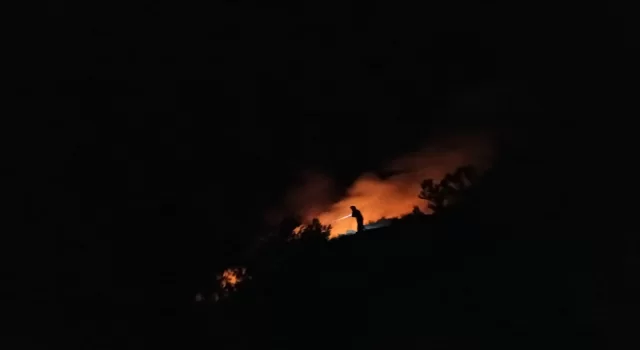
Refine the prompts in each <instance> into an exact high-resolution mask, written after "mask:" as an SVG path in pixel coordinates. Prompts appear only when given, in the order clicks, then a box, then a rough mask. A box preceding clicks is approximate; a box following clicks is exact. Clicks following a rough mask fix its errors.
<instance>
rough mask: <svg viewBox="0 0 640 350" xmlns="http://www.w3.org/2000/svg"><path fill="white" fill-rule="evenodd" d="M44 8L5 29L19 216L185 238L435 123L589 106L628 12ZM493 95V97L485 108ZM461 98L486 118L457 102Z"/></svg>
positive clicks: (391, 153) (512, 118)
mask: <svg viewBox="0 0 640 350" xmlns="http://www.w3.org/2000/svg"><path fill="white" fill-rule="evenodd" d="M47 11H48V12H47V15H46V16H45V18H44V19H42V20H40V18H38V19H37V20H36V19H31V20H29V21H26V22H24V23H22V26H21V27H20V29H19V31H18V32H17V36H16V38H17V39H16V43H17V44H18V48H17V49H16V51H15V52H18V53H19V54H18V55H17V62H18V63H19V67H21V69H19V72H20V74H21V78H20V81H19V83H18V84H17V85H16V87H17V89H18V90H19V95H20V96H19V98H18V99H17V100H16V101H17V102H18V104H19V105H20V109H18V112H17V114H16V118H15V119H12V120H11V121H9V123H10V127H8V128H5V132H7V131H8V132H7V135H6V137H5V138H4V141H6V142H7V145H9V147H10V149H12V150H14V151H13V152H10V153H11V154H10V155H8V159H9V162H10V164H12V165H14V166H12V171H11V172H10V175H13V180H12V181H15V182H16V183H19V184H21V185H22V186H18V187H19V188H22V189H25V191H26V192H27V193H28V195H27V196H26V197H20V198H23V199H24V198H28V199H25V203H27V204H25V205H28V206H30V210H31V211H30V212H31V213H32V214H30V215H33V216H34V217H36V218H34V219H33V220H36V221H37V220H39V222H47V225H53V226H56V225H58V226H56V227H64V226H69V225H71V226H74V225H84V226H83V229H86V230H89V231H90V230H93V227H97V226H100V227H102V226H101V225H103V226H104V225H106V226H109V225H113V227H118V229H119V230H120V232H124V231H123V230H124V228H125V227H126V230H125V231H126V232H127V233H126V234H124V233H122V234H123V235H125V236H127V237H136V235H138V234H139V233H135V230H145V227H146V230H150V229H149V228H148V227H147V226H145V225H147V224H148V223H153V224H152V225H153V227H160V226H163V225H164V224H165V223H167V222H168V223H170V225H173V227H177V228H180V230H182V231H189V230H191V232H195V231H197V232H198V233H197V234H196V233H181V235H187V236H188V237H190V238H191V237H195V238H193V239H202V237H204V236H207V235H209V234H210V233H211V232H215V233H212V235H213V236H215V237H218V238H219V239H220V240H222V241H224V242H229V241H233V240H234V239H235V238H234V237H239V236H238V235H240V234H239V233H238V231H251V230H254V226H256V225H258V223H259V220H257V219H255V218H256V217H260V218H261V214H260V213H262V211H263V210H264V208H266V207H268V206H270V205H272V204H273V203H274V202H277V200H278V198H279V196H280V195H282V193H284V191H285V190H286V188H287V185H288V184H289V183H290V182H291V179H292V178H295V176H296V174H297V173H299V172H300V171H301V170H305V169H314V170H319V171H323V172H326V173H329V174H331V175H332V176H335V177H336V178H337V179H338V181H341V182H343V183H344V184H345V185H347V184H348V183H349V181H351V180H353V179H354V178H355V177H356V176H357V175H358V174H360V173H361V172H363V171H365V170H370V169H376V168H377V167H378V166H380V164H383V163H385V162H386V161H388V160H389V159H392V158H394V157H397V156H399V155H401V154H403V153H405V152H407V151H409V150H412V149H414V148H415V147H418V146H419V145H420V144H422V143H423V142H424V141H425V140H427V141H428V139H429V137H430V136H431V135H433V134H434V133H438V132H439V130H443V129H446V130H455V129H473V128H480V127H487V126H490V127H495V126H497V125H500V126H505V125H506V126H507V127H510V128H513V127H515V126H516V125H519V124H524V125H533V124H535V125H539V124H544V123H543V122H542V121H540V120H536V118H538V117H539V116H535V117H532V116H531V110H536V111H541V110H542V111H545V110H549V109H552V108H555V107H556V106H559V105H558V103H559V102H558V101H561V102H562V104H561V105H562V106H563V107H567V106H570V105H571V104H572V102H573V101H580V100H584V99H588V97H587V95H584V94H583V93H584V92H587V91H593V90H592V89H590V88H588V87H586V86H587V85H585V84H590V85H591V86H597V87H598V89H603V88H602V86H603V84H607V83H609V82H610V79H613V78H612V76H613V75H619V74H621V73H623V72H624V71H623V70H622V68H620V67H621V66H624V65H623V64H622V63H627V61H626V60H630V58H629V57H628V56H625V55H624V53H625V52H626V51H625V50H627V49H628V48H630V47H631V46H630V45H632V43H633V40H632V37H631V36H630V34H629V33H631V32H630V28H628V23H629V22H628V21H627V19H626V18H625V15H626V14H627V13H628V12H627V11H625V10H624V9H623V8H619V7H614V6H610V8H583V7H581V8H575V7H568V6H567V7H562V6H559V5H554V6H553V7H548V6H543V5H542V4H539V3H536V4H535V6H534V5H524V4H513V2H505V3H503V4H493V5H487V4H478V3H476V2H471V1H469V2H455V3H451V2H441V3H438V4H431V5H428V6H426V7H417V5H416V7H411V6H405V5H400V4H396V3H394V2H386V3H385V2H381V1H373V2H372V1H368V2H349V1H316V2H305V3H304V4H303V3H302V2H300V1H296V2H285V1H276V2H269V3H268V4H266V3H265V2H260V3H259V4H256V3H253V2H246V1H233V2H218V1H211V2H207V3H204V2H203V3H199V4H198V5H186V4H182V3H180V4H176V3H172V4H168V3H167V4H164V3H162V2H153V3H148V4H144V5H131V4H127V5H124V6H117V5H114V4H112V3H109V4H101V5H97V4H93V3H92V2H84V3H82V4H79V5H77V4H71V3H67V2H50V3H49V7H48V9H47ZM604 53H607V54H604ZM629 62H631V61H629ZM615 63H619V64H615ZM602 65H605V66H607V67H609V68H610V69H602V68H601V66H602ZM616 69H617V70H618V71H616ZM596 82H597V84H596ZM505 90H506V91H507V92H506V93H504V94H505V96H509V97H508V98H506V100H508V101H511V102H509V103H505V104H504V105H494V106H493V107H491V103H488V104H487V103H486V100H492V99H495V96H496V92H495V91H505ZM602 93H604V92H602ZM609 93H610V94H613V92H609ZM497 94H498V95H500V94H502V92H498V93H497ZM600 96H601V97H602V96H603V95H600ZM474 99H475V100H479V101H481V103H480V105H482V106H484V107H480V108H477V109H476V108H475V107H473V103H472V104H471V107H469V106H468V105H466V104H465V103H463V102H460V101H469V100H470V101H473V100H474ZM498 100H499V101H503V100H502V99H500V98H498ZM522 101H524V102H522ZM532 101H534V102H532ZM486 106H489V107H486ZM536 113H539V112H536ZM14 131H15V132H14ZM238 220H242V222H243V223H244V225H245V226H242V227H239V226H238V224H237V223H238ZM109 227H111V226H109ZM105 230H107V229H105ZM107 231H108V230H107ZM240 236H241V235H240ZM145 237H146V236H145ZM220 237H222V238H220ZM218 238H216V239H218ZM218 243H219V241H218ZM230 249H232V248H230Z"/></svg>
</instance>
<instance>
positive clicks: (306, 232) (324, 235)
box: [299, 219, 331, 241]
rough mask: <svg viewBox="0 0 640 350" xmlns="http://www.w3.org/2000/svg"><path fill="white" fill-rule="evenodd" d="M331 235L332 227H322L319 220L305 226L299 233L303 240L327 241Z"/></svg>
mask: <svg viewBox="0 0 640 350" xmlns="http://www.w3.org/2000/svg"><path fill="white" fill-rule="evenodd" d="M330 234H331V225H322V223H321V222H320V220H319V219H313V220H311V223H309V224H307V225H305V226H304V227H303V228H302V229H301V230H300V232H299V238H300V239H302V240H306V241H309V240H325V241H326V240H327V239H329V236H330Z"/></svg>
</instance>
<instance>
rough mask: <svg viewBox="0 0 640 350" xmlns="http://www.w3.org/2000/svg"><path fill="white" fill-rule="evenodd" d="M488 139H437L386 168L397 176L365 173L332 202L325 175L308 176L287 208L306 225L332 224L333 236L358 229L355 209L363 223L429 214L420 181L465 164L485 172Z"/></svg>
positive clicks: (329, 187)
mask: <svg viewBox="0 0 640 350" xmlns="http://www.w3.org/2000/svg"><path fill="white" fill-rule="evenodd" d="M490 140H491V137H490V135H487V134H482V135H473V136H469V135H465V136H456V137H449V138H446V139H441V140H435V141H434V142H432V143H430V144H429V145H427V147H425V148H424V149H422V150H420V151H417V152H414V153H412V154H409V155H406V156H404V157H401V158H399V159H397V160H396V161H394V162H392V163H391V164H389V166H388V167H387V168H386V169H384V170H386V171H391V172H392V173H393V174H394V175H392V176H390V177H387V178H384V179H382V178H380V177H379V176H377V175H375V174H371V173H369V174H363V175H362V176H361V177H360V178H358V179H357V180H356V181H355V182H354V183H353V184H352V185H351V187H350V188H349V189H348V190H347V193H346V195H345V196H344V197H343V198H338V199H337V200H331V199H333V198H334V197H332V196H333V194H334V191H333V188H332V186H331V181H330V180H329V179H328V178H327V177H326V176H322V175H319V174H313V175H311V174H307V175H306V181H305V182H304V183H303V186H300V187H298V188H296V189H294V190H293V191H292V192H291V193H290V196H289V198H288V203H287V204H288V205H289V208H290V210H292V211H295V212H297V213H298V214H300V215H301V216H302V217H303V218H304V219H305V221H310V220H311V219H313V218H318V219H320V222H322V223H323V224H331V225H332V226H333V229H332V231H331V236H332V237H335V236H337V235H340V234H344V233H347V232H348V231H351V230H355V229H356V222H355V219H350V218H349V217H350V215H351V214H350V213H351V210H350V209H349V207H350V206H352V205H355V206H356V207H358V209H360V211H361V212H362V214H363V216H364V219H365V224H366V223H368V222H372V221H378V220H380V219H382V218H394V217H399V216H403V215H406V214H409V213H411V211H412V210H413V208H414V206H418V207H419V208H420V209H421V210H422V211H423V212H426V213H429V212H430V211H429V210H428V209H427V207H426V202H425V201H424V200H422V199H420V198H418V193H419V192H420V183H421V182H422V180H425V179H429V178H432V179H434V180H436V181H439V180H440V179H441V178H442V177H444V175H446V174H447V173H448V172H453V171H454V170H455V169H456V168H458V167H460V166H463V165H473V166H476V167H477V168H478V169H479V170H482V169H483V168H485V167H486V166H487V165H488V164H489V163H490V161H491V155H492V147H491V146H492V145H491V143H490Z"/></svg>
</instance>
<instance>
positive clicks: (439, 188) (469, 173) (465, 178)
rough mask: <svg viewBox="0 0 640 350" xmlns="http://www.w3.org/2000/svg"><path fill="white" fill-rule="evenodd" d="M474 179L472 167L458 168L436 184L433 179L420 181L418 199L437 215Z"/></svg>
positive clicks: (471, 183) (474, 174)
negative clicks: (425, 202) (425, 201)
mask: <svg viewBox="0 0 640 350" xmlns="http://www.w3.org/2000/svg"><path fill="white" fill-rule="evenodd" d="M476 178H477V175H476V171H475V169H474V168H473V167H471V166H463V167H459V168H458V169H456V171H455V172H453V173H448V174H446V175H445V176H444V178H442V180H441V181H440V183H438V184H436V183H434V180H433V179H427V180H424V181H422V184H421V188H422V190H421V191H420V193H419V194H418V197H420V198H422V199H424V200H427V201H428V202H429V204H428V207H429V208H430V209H431V210H433V212H434V213H437V212H439V211H441V210H442V209H444V208H445V206H447V205H449V204H451V203H452V202H453V201H454V200H455V199H456V198H458V197H459V195H460V193H461V192H462V191H464V190H466V189H468V188H469V187H470V186H471V185H473V183H474V182H475V181H476Z"/></svg>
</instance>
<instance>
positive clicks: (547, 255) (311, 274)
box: [207, 158, 638, 349]
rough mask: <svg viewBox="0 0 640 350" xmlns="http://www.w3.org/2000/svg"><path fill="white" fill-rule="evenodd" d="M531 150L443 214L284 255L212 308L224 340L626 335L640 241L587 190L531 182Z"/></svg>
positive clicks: (406, 342)
mask: <svg viewBox="0 0 640 350" xmlns="http://www.w3.org/2000/svg"><path fill="white" fill-rule="evenodd" d="M529 161H530V159H527V158H521V160H513V159H510V160H509V161H508V162H503V163H499V164H497V165H496V167H495V168H494V170H492V171H490V172H489V173H487V174H486V176H485V177H484V178H483V180H482V182H481V183H480V184H479V185H477V186H476V187H475V188H474V189H473V190H472V191H471V192H469V193H468V195H467V200H465V201H463V202H462V203H460V204H458V205H457V206H455V207H453V208H450V209H449V210H447V211H446V212H444V213H441V214H440V215H434V216H428V217H422V218H416V217H408V218H405V219H403V220H399V221H396V222H394V223H393V224H392V225H391V226H388V227H383V228H379V229H375V230H369V231H365V232H363V233H359V234H355V235H347V236H342V237H340V238H338V239H334V240H331V241H329V242H326V243H322V244H315V245H310V246H301V247H290V248H289V250H288V251H287V252H286V253H282V254H280V253H277V254H276V255H277V256H279V257H280V260H279V263H278V264H277V268H275V269H264V270H263V271H268V272H265V273H263V274H260V273H257V274H256V276H254V277H255V278H254V279H253V280H251V281H250V282H247V283H245V284H244V285H243V286H240V288H239V290H238V291H237V292H236V293H233V294H232V296H231V297H230V298H228V299H224V300H222V301H221V302H219V303H217V304H215V305H214V306H212V307H211V310H210V315H211V316H210V317H211V318H210V319H209V321H208V322H212V323H211V328H210V329H212V330H215V331H214V333H215V339H216V342H217V343H218V344H225V345H226V346H227V347H228V348H232V349H239V348H269V349H271V348H273V349H286V348H291V349H293V348H296V349H297V348H309V347H310V348H316V347H318V348H321V347H329V346H331V347H333V346H337V345H336V344H339V345H341V346H342V345H344V346H345V347H350V348H358V349H359V348H362V349H365V348H372V347H374V346H380V345H382V346H391V347H398V348H469V347H474V348H478V347H480V346H484V345H487V346H491V347H492V348H505V349H507V348H509V349H513V348H519V349H529V348H530V349H539V348H540V347H542V346H548V345H549V344H554V345H555V344H557V345H560V346H561V347H568V346H571V347H576V348H578V347H579V348H583V347H586V348H590V347H593V348H601V347H606V346H615V345H616V344H622V343H621V342H623V339H625V336H626V335H627V333H625V332H626V330H628V329H629V325H628V324H626V323H625V322H623V321H613V319H615V318H616V317H618V315H620V314H628V312H630V311H628V310H631V309H632V308H634V307H637V301H636V298H635V297H633V292H632V291H633V290H638V279H637V277H636V276H637V274H636V273H635V272H633V271H636V272H637V271H638V270H637V267H638V265H637V257H636V255H633V254H634V253H632V252H631V251H630V250H627V251H626V252H623V251H624V248H623V247H622V246H621V245H622V244H624V243H623V242H629V241H628V240H627V241H625V238H624V237H623V235H621V236H620V237H617V238H614V237H613V236H612V235H610V236H608V237H604V236H603V235H602V231H600V232H598V231H597V230H598V228H599V227H601V226H599V224H600V223H601V222H602V221H604V218H600V220H595V219H593V220H591V221H588V222H587V221H585V220H584V219H579V213H580V211H581V209H582V205H583V204H582V203H580V201H579V200H577V199H579V197H573V199H575V200H577V201H576V202H575V203H574V202H570V201H565V202H563V201H557V202H548V198H547V197H545V196H543V195H542V194H543V193H544V192H543V189H545V188H548V187H547V186H548V185H549V182H543V181H538V182H533V181H522V180H523V179H534V178H536V176H537V173H535V172H532V171H531V170H528V172H525V170H526V169H530V167H528V166H527V164H528V163H527V162H529ZM525 174H526V177H525V176H524V175H525ZM519 175H522V176H519ZM563 190H564V191H565V192H563V193H567V194H569V193H571V188H568V187H565V188H564V189H563ZM534 193H538V194H539V195H538V196H532V194H534ZM545 203H546V205H545ZM589 228H591V230H592V231H589ZM594 230H595V231H594ZM626 239H628V237H627V238H626ZM621 248H622V250H620V249H621ZM620 253H624V254H626V255H620ZM623 256H624V257H623ZM256 266H258V267H259V266H260V263H257V265H256ZM257 270H258V271H259V270H260V268H257ZM614 298H623V299H620V300H618V301H616V302H613V299H614ZM207 314H209V313H207Z"/></svg>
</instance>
